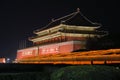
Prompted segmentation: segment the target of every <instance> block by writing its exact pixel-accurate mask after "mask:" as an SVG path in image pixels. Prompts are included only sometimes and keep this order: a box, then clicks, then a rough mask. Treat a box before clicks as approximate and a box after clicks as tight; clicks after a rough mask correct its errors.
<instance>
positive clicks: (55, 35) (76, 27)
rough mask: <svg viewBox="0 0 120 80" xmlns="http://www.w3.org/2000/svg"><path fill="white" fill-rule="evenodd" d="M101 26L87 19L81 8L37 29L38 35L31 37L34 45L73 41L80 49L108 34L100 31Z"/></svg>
mask: <svg viewBox="0 0 120 80" xmlns="http://www.w3.org/2000/svg"><path fill="white" fill-rule="evenodd" d="M100 27H101V24H99V23H93V22H92V21H90V20H89V19H87V18H86V17H85V16H84V15H83V14H82V13H81V12H80V10H79V9H77V11H76V12H73V13H71V14H69V15H66V16H63V17H61V18H58V19H55V20H53V19H52V21H51V22H50V23H49V24H48V25H47V26H45V27H43V28H41V29H38V30H35V31H34V33H35V34H36V35H37V36H34V37H31V38H29V40H30V41H32V42H33V43H34V45H38V46H39V45H46V44H47V46H48V45H51V44H56V43H57V44H60V43H63V44H67V43H66V42H70V41H71V42H73V44H72V45H74V44H76V45H77V44H78V45H77V46H79V48H78V49H77V50H80V49H89V48H90V47H89V46H88V45H89V44H90V43H89V41H91V40H92V41H95V40H96V39H98V38H101V37H103V36H105V35H107V32H105V31H99V30H98V29H99V28H100Z"/></svg>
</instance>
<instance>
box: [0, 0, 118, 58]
mask: <svg viewBox="0 0 120 80" xmlns="http://www.w3.org/2000/svg"><path fill="white" fill-rule="evenodd" d="M77 8H80V10H81V12H82V13H83V14H84V15H85V16H86V17H87V18H88V19H90V20H91V21H93V22H98V23H101V24H102V25H103V26H102V28H103V29H105V30H108V31H109V33H110V35H111V36H113V37H114V38H116V37H117V39H119V37H120V31H119V30H120V26H119V24H120V20H119V19H120V18H119V15H120V14H119V11H120V9H119V4H118V2H117V0H43V1H42V0H37V1H35V0H33V1H31V0H30V1H29V0H26V1H25V0H23V1H22V0H15V1H13V0H0V57H5V58H11V59H14V58H15V57H16V51H17V49H18V48H19V43H20V42H21V41H24V40H27V38H28V37H31V36H33V31H34V30H36V29H39V28H41V27H44V26H45V25H47V24H48V23H49V22H50V21H51V19H52V18H54V19H56V18H60V17H62V16H65V15H67V14H70V13H72V12H74V11H76V9H77Z"/></svg>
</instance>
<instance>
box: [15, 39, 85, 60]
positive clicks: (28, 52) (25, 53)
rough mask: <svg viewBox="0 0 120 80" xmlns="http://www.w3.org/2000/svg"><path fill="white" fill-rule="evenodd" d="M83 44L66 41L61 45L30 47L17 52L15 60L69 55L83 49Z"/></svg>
mask: <svg viewBox="0 0 120 80" xmlns="http://www.w3.org/2000/svg"><path fill="white" fill-rule="evenodd" d="M84 47H85V44H84V42H80V41H67V42H62V43H55V44H50V45H44V46H39V47H31V48H26V49H22V50H18V51H17V59H22V58H26V57H34V56H42V55H46V54H63V53H70V52H72V51H75V50H79V49H83V48H84Z"/></svg>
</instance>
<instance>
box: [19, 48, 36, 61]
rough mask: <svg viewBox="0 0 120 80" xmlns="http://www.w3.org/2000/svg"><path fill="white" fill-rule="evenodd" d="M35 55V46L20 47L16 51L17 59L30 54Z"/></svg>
mask: <svg viewBox="0 0 120 80" xmlns="http://www.w3.org/2000/svg"><path fill="white" fill-rule="evenodd" d="M37 55H38V48H37V47H31V48H27V49H22V50H18V51H17V59H21V58H25V57H31V56H37Z"/></svg>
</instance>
